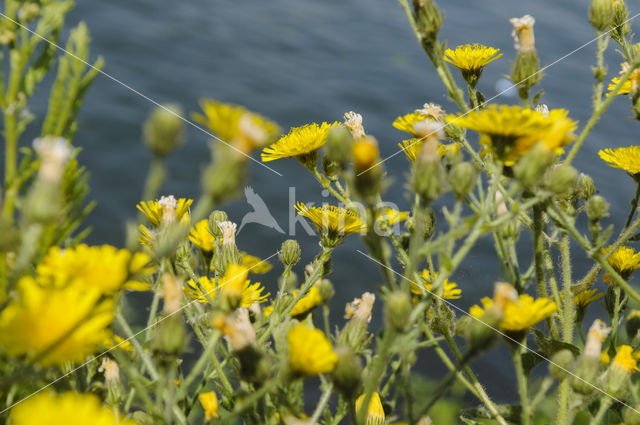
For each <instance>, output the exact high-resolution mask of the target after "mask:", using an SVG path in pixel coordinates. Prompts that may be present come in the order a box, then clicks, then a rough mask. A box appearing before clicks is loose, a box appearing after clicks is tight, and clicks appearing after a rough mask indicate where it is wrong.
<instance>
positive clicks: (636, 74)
mask: <svg viewBox="0 0 640 425" xmlns="http://www.w3.org/2000/svg"><path fill="white" fill-rule="evenodd" d="M620 68H621V69H620V73H619V75H620V77H622V76H623V75H625V74H626V73H627V72H629V68H630V65H629V63H627V62H623V63H622V64H620ZM620 77H614V78H612V79H611V83H610V84H609V86H608V87H607V90H609V92H608V93H607V96H610V95H611V94H613V91H614V90H615V88H616V86H617V85H618V84H619V83H620V80H622V78H620ZM638 87H640V69H635V70H634V71H633V72H632V73H631V75H630V76H629V79H628V80H627V81H625V82H624V83H623V84H622V86H621V87H620V90H618V93H617V94H629V93H631V92H632V91H633V90H634V88H638Z"/></svg>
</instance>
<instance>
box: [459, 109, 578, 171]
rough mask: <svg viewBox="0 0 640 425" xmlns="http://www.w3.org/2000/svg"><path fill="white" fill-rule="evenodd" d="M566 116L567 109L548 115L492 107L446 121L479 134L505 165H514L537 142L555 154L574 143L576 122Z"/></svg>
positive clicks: (552, 111)
mask: <svg viewBox="0 0 640 425" xmlns="http://www.w3.org/2000/svg"><path fill="white" fill-rule="evenodd" d="M567 115H568V112H567V111H566V110H564V109H552V110H551V111H549V112H548V114H547V113H543V112H541V111H536V110H533V109H529V108H524V107H522V106H506V105H499V106H498V105H490V106H489V107H488V108H486V109H483V110H477V111H472V112H469V113H468V114H467V115H460V116H454V115H449V116H447V122H449V123H452V124H455V125H457V126H459V127H464V128H468V129H470V130H474V131H476V132H478V133H480V134H481V135H482V137H481V138H480V143H481V144H483V145H485V146H487V148H488V149H489V151H491V152H492V153H494V154H495V155H496V156H497V157H498V158H499V159H501V160H502V161H504V162H505V164H507V165H513V163H515V161H517V159H518V158H519V157H521V156H522V155H524V154H526V153H527V152H528V151H529V150H530V149H531V148H532V147H533V146H535V145H536V144H537V143H541V144H542V145H543V146H544V147H546V148H547V149H548V150H550V151H555V152H558V149H559V148H562V147H563V146H566V145H568V144H569V143H571V142H572V141H573V140H574V139H575V137H576V136H575V134H574V133H573V132H574V130H575V129H576V127H577V122H575V121H573V120H571V119H569V118H568V117H567Z"/></svg>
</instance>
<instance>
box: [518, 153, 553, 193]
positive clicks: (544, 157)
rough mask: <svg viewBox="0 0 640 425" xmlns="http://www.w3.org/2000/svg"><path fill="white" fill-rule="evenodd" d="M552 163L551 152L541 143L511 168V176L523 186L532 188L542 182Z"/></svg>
mask: <svg viewBox="0 0 640 425" xmlns="http://www.w3.org/2000/svg"><path fill="white" fill-rule="evenodd" d="M552 163H553V152H551V151H550V150H549V149H547V148H546V147H545V146H544V145H542V144H541V143H538V144H536V145H535V146H534V147H533V148H532V149H531V150H530V151H529V152H527V153H526V154H525V155H524V156H523V157H522V158H520V160H519V161H518V162H517V163H516V165H515V166H514V167H513V174H514V175H515V177H516V178H517V179H518V181H519V182H520V183H522V184H523V185H524V186H526V187H529V188H533V187H536V186H537V185H538V184H540V182H541V181H542V178H543V177H544V175H545V172H546V171H547V169H548V168H549V166H550V165H551V164H552Z"/></svg>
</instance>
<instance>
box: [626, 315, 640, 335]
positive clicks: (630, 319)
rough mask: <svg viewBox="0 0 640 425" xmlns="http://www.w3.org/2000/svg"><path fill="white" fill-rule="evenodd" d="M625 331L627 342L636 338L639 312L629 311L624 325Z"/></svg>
mask: <svg viewBox="0 0 640 425" xmlns="http://www.w3.org/2000/svg"><path fill="white" fill-rule="evenodd" d="M625 330H626V331H627V336H628V337H629V341H631V340H633V339H634V338H635V337H636V336H638V331H639V330H640V310H631V311H630V312H629V314H628V315H627V321H626V323H625Z"/></svg>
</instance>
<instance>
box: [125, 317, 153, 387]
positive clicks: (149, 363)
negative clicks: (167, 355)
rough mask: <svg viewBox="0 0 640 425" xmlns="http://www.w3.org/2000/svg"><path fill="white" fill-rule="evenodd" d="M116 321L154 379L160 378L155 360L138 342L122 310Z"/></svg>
mask: <svg viewBox="0 0 640 425" xmlns="http://www.w3.org/2000/svg"><path fill="white" fill-rule="evenodd" d="M116 321H117V322H118V325H120V327H121V328H122V330H123V331H124V333H125V335H126V337H127V338H126V339H127V340H128V341H129V342H131V345H133V348H134V349H135V350H136V352H137V353H138V355H139V356H140V358H141V359H142V363H143V364H144V365H145V366H146V368H147V370H148V371H149V374H150V375H151V378H152V379H153V380H154V381H157V380H159V379H160V374H159V373H158V370H157V369H156V366H155V364H154V363H153V360H151V357H149V355H148V353H147V352H146V351H145V350H144V349H143V348H142V345H140V342H138V340H137V339H136V338H135V334H134V333H133V331H132V330H131V327H130V326H129V324H128V323H127V320H126V319H125V318H124V316H123V315H122V312H118V313H116Z"/></svg>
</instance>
